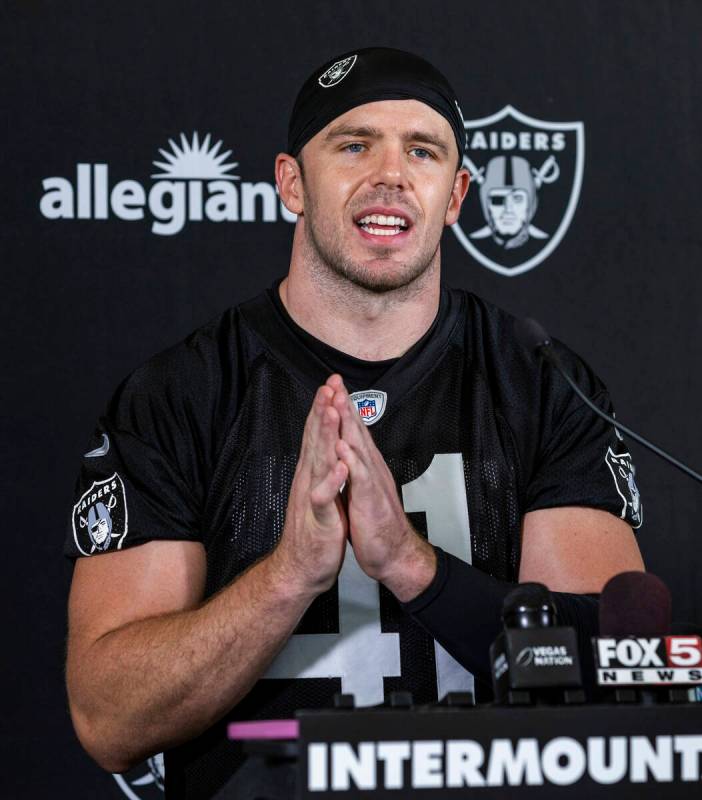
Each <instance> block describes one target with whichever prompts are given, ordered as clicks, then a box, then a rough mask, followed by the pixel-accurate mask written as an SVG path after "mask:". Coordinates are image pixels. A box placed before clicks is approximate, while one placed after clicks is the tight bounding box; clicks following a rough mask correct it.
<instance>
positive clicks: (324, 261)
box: [306, 227, 438, 295]
mask: <svg viewBox="0 0 702 800" xmlns="http://www.w3.org/2000/svg"><path fill="white" fill-rule="evenodd" d="M306 233H307V241H308V245H309V247H310V250H311V251H312V252H313V253H314V254H315V259H314V260H315V261H316V262H317V268H318V269H319V270H321V271H322V272H323V273H326V274H327V275H328V276H329V275H330V273H331V276H333V277H335V278H337V279H341V281H343V282H348V283H351V284H352V285H353V286H356V287H358V288H359V289H362V290H363V291H366V292H369V293H371V294H376V295H380V294H387V293H388V292H395V291H398V290H400V289H404V288H408V287H411V286H412V284H415V283H417V282H418V281H419V279H421V277H422V276H423V275H424V274H425V273H426V271H427V270H428V269H429V267H430V266H431V264H432V262H433V261H434V257H435V256H436V252H437V250H438V244H437V247H436V249H435V250H434V253H433V254H432V255H431V256H429V257H428V258H427V257H425V258H421V259H418V260H417V263H415V264H413V265H408V264H404V263H399V264H398V263H397V262H392V263H393V266H394V269H393V273H394V274H393V275H388V274H387V273H386V274H378V272H379V270H374V269H373V268H370V267H366V266H365V265H364V264H362V263H359V262H356V261H349V260H348V259H346V258H344V256H343V255H342V253H340V252H338V251H335V250H333V249H329V250H327V248H325V247H324V246H323V245H322V244H321V243H320V242H319V241H318V240H317V237H316V236H315V235H314V231H313V230H312V229H311V228H310V227H307V228H306ZM393 253H394V250H393V249H391V248H386V249H384V250H379V251H378V255H377V259H376V260H377V261H381V260H383V259H384V258H387V257H389V256H390V255H392V254H393Z"/></svg>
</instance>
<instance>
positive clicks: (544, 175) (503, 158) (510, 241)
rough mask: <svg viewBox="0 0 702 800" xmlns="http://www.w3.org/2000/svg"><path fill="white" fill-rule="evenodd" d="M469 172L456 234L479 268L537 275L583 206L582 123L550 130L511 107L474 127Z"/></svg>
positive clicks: (469, 132)
mask: <svg viewBox="0 0 702 800" xmlns="http://www.w3.org/2000/svg"><path fill="white" fill-rule="evenodd" d="M464 126H465V129H466V139H467V147H466V155H465V156H464V158H463V166H464V167H465V168H466V169H468V171H469V172H470V175H471V181H472V188H471V191H469V192H468V196H467V197H466V201H465V203H464V204H463V208H462V210H461V216H460V218H459V220H458V222H456V224H455V225H453V226H452V229H453V232H454V233H455V234H456V237H457V239H458V241H459V242H460V243H461V244H462V245H463V247H465V249H466V250H467V251H468V252H469V253H470V255H471V256H473V258H475V260H476V261H478V262H479V263H480V264H482V265H483V266H484V267H487V268H488V269H491V270H493V271H494V272H498V273H500V274H501V275H519V274H521V273H522V272H526V271H527V270H530V269H533V268H534V267H535V266H537V265H538V264H540V263H541V262H542V261H544V259H546V258H548V256H549V255H551V253H553V251H554V250H555V249H556V248H557V247H558V245H559V244H560V242H561V240H562V239H563V237H564V236H565V233H566V231H567V230H568V226H569V225H570V222H571V220H572V219H573V214H574V213H575V209H576V207H577V205H578V199H579V197H580V187H581V185H582V177H583V164H584V159H585V131H584V126H583V123H582V122H546V121H545V120H539V119H534V118H533V117H528V116H527V115H526V114H522V113H521V112H520V111H517V109H516V108H513V107H512V106H505V108H503V109H502V111H498V112H497V113H496V114H493V115H492V116H491V117H485V118H483V119H476V120H468V121H466V122H464Z"/></svg>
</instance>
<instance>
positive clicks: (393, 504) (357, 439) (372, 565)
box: [326, 375, 436, 602]
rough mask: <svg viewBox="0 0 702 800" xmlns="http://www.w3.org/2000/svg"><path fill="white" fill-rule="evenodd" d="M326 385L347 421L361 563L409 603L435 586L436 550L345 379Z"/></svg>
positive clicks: (351, 506)
mask: <svg viewBox="0 0 702 800" xmlns="http://www.w3.org/2000/svg"><path fill="white" fill-rule="evenodd" d="M326 386H327V387H328V388H329V389H331V390H333V398H332V408H333V409H335V410H336V412H337V413H338V416H339V419H340V420H341V437H340V439H338V440H337V442H336V455H337V456H338V457H339V459H340V460H341V461H342V462H343V463H344V464H345V465H346V467H347V469H348V476H349V479H348V483H349V485H348V519H349V526H350V531H351V543H352V545H353V550H354V554H355V556H356V560H357V561H358V564H359V566H360V567H361V569H363V571H364V572H365V573H366V574H367V575H369V576H370V577H371V578H374V579H375V580H377V581H380V582H381V583H383V584H385V586H387V587H388V589H390V591H391V592H393V594H394V595H395V596H396V597H397V598H398V599H399V600H401V601H403V602H406V601H407V600H410V599H412V598H413V597H416V596H417V595H418V594H420V593H421V592H422V591H423V590H424V589H425V588H426V587H427V586H428V585H429V584H430V583H431V581H432V579H433V577H434V574H435V572H436V555H435V553H434V549H433V548H432V547H431V545H430V544H429V543H428V542H427V541H426V540H425V539H423V538H422V537H421V536H419V534H417V533H416V531H415V530H414V529H413V528H412V526H411V525H410V522H409V520H408V519H407V516H406V514H405V512H404V509H403V508H402V502H401V500H400V498H399V496H398V494H397V488H396V486H395V480H394V478H393V477H392V473H391V472H390V470H389V468H388V465H387V464H386V463H385V460H384V458H383V456H382V455H381V454H380V451H379V450H378V448H377V447H376V446H375V442H374V441H373V438H372V437H371V435H370V432H369V431H368V429H367V428H366V426H365V425H364V424H363V422H362V421H361V418H360V417H359V415H358V413H357V412H356V409H355V408H354V407H353V405H352V402H351V400H350V398H349V395H348V392H347V391H346V387H345V386H344V382H343V381H342V379H341V377H340V376H339V375H332V376H331V377H330V378H329V379H328V380H327V383H326Z"/></svg>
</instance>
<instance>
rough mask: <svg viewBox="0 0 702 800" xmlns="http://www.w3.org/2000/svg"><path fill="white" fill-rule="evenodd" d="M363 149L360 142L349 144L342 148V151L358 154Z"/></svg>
mask: <svg viewBox="0 0 702 800" xmlns="http://www.w3.org/2000/svg"><path fill="white" fill-rule="evenodd" d="M364 147H365V145H363V144H361V143H360V142H351V143H350V144H347V145H345V146H344V150H348V152H349V153H360V152H361V151H362V150H363V148H364Z"/></svg>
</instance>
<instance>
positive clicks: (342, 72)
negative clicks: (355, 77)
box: [317, 56, 357, 89]
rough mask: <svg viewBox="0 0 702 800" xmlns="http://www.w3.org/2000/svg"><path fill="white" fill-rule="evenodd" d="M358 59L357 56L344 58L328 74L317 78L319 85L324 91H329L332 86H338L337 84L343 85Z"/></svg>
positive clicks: (332, 66) (330, 68) (324, 73)
mask: <svg viewBox="0 0 702 800" xmlns="http://www.w3.org/2000/svg"><path fill="white" fill-rule="evenodd" d="M356 58H357V56H349V57H348V58H342V59H341V61H336V62H334V63H333V64H332V65H331V67H329V69H328V70H327V71H326V72H323V73H322V74H321V75H320V76H319V78H317V83H319V85H320V86H321V87H322V88H323V89H329V88H330V87H332V86H336V84H337V83H341V81H343V80H344V78H345V77H346V76H347V75H348V74H349V72H351V69H352V68H353V65H354V64H355V63H356Z"/></svg>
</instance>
